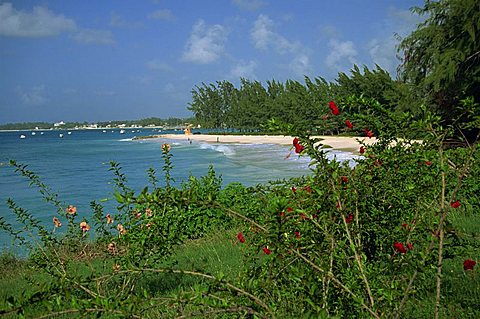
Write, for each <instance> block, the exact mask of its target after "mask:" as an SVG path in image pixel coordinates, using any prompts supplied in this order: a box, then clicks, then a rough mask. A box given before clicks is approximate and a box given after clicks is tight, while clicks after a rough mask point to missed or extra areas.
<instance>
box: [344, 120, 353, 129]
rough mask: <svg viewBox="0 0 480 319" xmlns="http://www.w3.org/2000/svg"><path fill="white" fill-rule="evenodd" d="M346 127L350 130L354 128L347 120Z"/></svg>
mask: <svg viewBox="0 0 480 319" xmlns="http://www.w3.org/2000/svg"><path fill="white" fill-rule="evenodd" d="M345 125H346V126H347V127H348V128H350V129H352V128H353V124H352V122H350V121H349V120H346V121H345Z"/></svg>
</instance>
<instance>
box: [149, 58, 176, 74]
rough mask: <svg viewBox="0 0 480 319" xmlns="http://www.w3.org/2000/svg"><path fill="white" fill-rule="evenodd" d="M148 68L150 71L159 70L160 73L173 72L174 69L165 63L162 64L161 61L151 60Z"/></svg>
mask: <svg viewBox="0 0 480 319" xmlns="http://www.w3.org/2000/svg"><path fill="white" fill-rule="evenodd" d="M146 66H147V68H149V69H150V70H158V71H165V72H171V71H173V68H172V67H171V66H170V65H169V64H168V63H165V62H161V61H159V60H151V61H148V62H147V63H146Z"/></svg>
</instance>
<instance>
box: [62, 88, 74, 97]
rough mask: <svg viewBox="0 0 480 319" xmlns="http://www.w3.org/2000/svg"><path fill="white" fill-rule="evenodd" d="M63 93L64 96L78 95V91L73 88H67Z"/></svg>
mask: <svg viewBox="0 0 480 319" xmlns="http://www.w3.org/2000/svg"><path fill="white" fill-rule="evenodd" d="M62 92H63V94H66V95H74V94H77V93H78V90H77V89H73V88H66V89H63V91H62Z"/></svg>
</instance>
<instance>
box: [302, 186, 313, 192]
mask: <svg viewBox="0 0 480 319" xmlns="http://www.w3.org/2000/svg"><path fill="white" fill-rule="evenodd" d="M302 189H303V190H304V191H306V192H307V193H310V194H311V193H312V189H311V188H310V186H308V185H307V186H305V187H304V188H302Z"/></svg>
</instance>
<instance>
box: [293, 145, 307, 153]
mask: <svg viewBox="0 0 480 319" xmlns="http://www.w3.org/2000/svg"><path fill="white" fill-rule="evenodd" d="M304 149H305V146H303V145H300V144H295V153H297V154H300V153H301V152H303V150H304Z"/></svg>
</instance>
